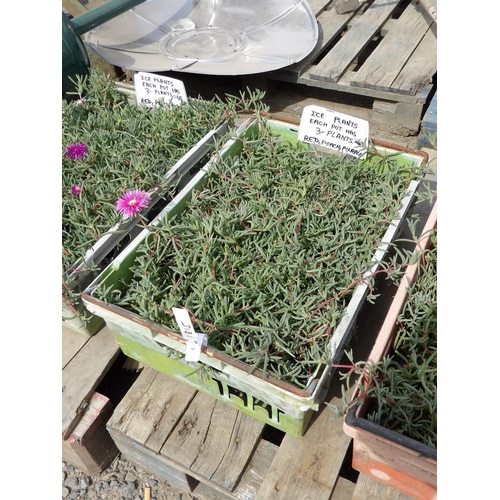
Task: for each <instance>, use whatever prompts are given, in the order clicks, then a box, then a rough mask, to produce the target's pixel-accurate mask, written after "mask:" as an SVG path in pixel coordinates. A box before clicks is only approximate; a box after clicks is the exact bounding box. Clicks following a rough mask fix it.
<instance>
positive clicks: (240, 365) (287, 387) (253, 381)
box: [82, 117, 425, 436]
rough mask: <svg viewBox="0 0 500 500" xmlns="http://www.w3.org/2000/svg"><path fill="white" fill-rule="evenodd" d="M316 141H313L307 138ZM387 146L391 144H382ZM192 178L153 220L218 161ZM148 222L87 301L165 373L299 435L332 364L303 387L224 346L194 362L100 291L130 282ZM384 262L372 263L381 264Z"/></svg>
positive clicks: (294, 132)
mask: <svg viewBox="0 0 500 500" xmlns="http://www.w3.org/2000/svg"><path fill="white" fill-rule="evenodd" d="M265 123H266V126H267V127H269V128H270V129H271V131H273V132H274V133H276V134H278V135H279V136H280V137H281V138H282V139H283V140H288V141H293V142H295V143H297V142H298V126H297V125H295V124H292V123H288V122H284V121H281V120H275V119H273V118H272V117H271V118H269V119H268V120H267V121H266V122H265ZM259 130H260V129H259V122H257V121H255V120H254V119H249V120H247V121H246V122H245V123H244V124H243V125H241V127H240V128H239V129H238V130H237V131H236V135H237V136H242V137H243V138H246V137H250V136H252V134H255V133H259ZM307 147H309V146H307ZM381 147H382V148H383V149H384V148H387V145H385V146H381ZM241 149H242V141H241V140H238V139H237V138H233V139H231V140H230V141H229V142H227V143H226V144H225V145H224V147H223V148H222V149H221V150H220V152H219V155H220V156H221V157H225V155H232V156H233V157H234V156H236V155H238V154H239V153H240V151H241ZM389 149H390V150H391V151H396V152H398V151H399V153H400V154H401V158H399V160H401V161H405V162H406V163H407V164H412V165H420V164H422V163H423V161H424V160H425V156H422V155H420V154H419V152H416V151H414V152H413V153H412V152H409V151H401V150H398V149H397V146H393V147H392V148H389ZM213 160H214V159H212V160H210V162H209V163H208V164H207V165H206V166H205V167H203V168H202V169H201V171H200V172H199V173H198V174H197V175H196V176H195V177H194V178H193V179H192V180H191V181H190V182H189V184H188V185H187V186H186V187H185V188H184V189H183V190H182V192H180V193H179V195H178V196H176V198H175V199H174V200H173V201H172V202H171V203H170V204H169V205H168V206H167V207H166V208H165V209H164V210H163V211H162V212H161V213H160V214H159V215H158V216H157V218H156V219H155V220H153V221H152V222H151V223H150V225H155V224H157V223H158V222H159V221H160V220H161V219H163V218H165V217H171V216H173V215H175V214H178V213H181V212H182V210H183V209H184V207H185V206H186V203H187V201H188V200H189V199H190V196H191V193H192V192H193V190H197V189H200V188H201V187H202V186H203V184H204V177H205V175H206V172H207V171H208V169H209V168H210V163H211V162H212V161H213ZM417 187H418V181H413V182H411V184H410V186H409V188H408V191H407V193H406V195H405V198H404V200H403V204H402V207H401V209H400V212H399V214H398V216H397V217H396V220H394V221H392V223H391V224H388V228H387V230H386V232H385V235H384V237H383V239H382V241H383V242H387V243H383V244H382V245H381V247H380V249H379V250H377V252H376V254H375V255H374V256H373V257H374V262H378V261H380V260H382V259H383V257H384V255H385V253H386V251H387V248H388V247H389V243H390V242H391V241H392V240H393V239H394V238H395V236H396V234H397V233H398V231H399V229H400V225H401V221H402V220H403V219H404V215H405V214H406V212H407V210H408V208H409V206H410V204H411V201H412V198H413V193H414V192H415V190H416V188H417ZM148 234H149V232H148V230H146V229H145V230H144V231H143V232H142V233H141V234H140V235H139V236H138V237H137V238H136V239H135V240H134V241H133V242H132V243H131V244H130V245H129V247H128V248H127V249H126V250H125V251H124V252H122V253H121V254H120V255H119V256H118V257H117V258H116V259H115V260H114V261H113V262H112V263H111V264H110V265H109V266H108V267H107V268H106V269H105V270H104V271H103V273H102V274H101V275H100V276H99V277H98V278H97V279H96V280H94V282H93V283H92V284H91V285H90V286H89V287H88V288H87V289H86V290H84V292H83V293H82V299H83V301H84V303H85V305H86V307H87V308H88V309H89V310H90V311H92V312H93V313H94V314H96V315H99V316H100V317H102V318H104V320H105V321H106V324H107V325H108V327H109V329H110V331H111V332H112V333H113V335H114V336H115V338H116V340H117V342H118V343H119V344H120V346H121V349H122V350H123V352H124V353H125V354H126V355H127V356H129V357H131V358H133V359H136V360H138V361H140V362H142V363H143V364H145V365H147V366H150V367H152V368H154V369H156V370H158V371H160V372H162V373H164V374H167V375H169V376H172V377H174V378H176V379H178V380H181V381H183V382H185V383H187V384H189V385H191V386H193V387H195V388H196V389H198V390H200V391H201V392H204V393H205V394H208V395H210V396H213V397H215V398H217V399H219V400H221V401H224V402H225V403H227V404H228V405H230V406H232V407H235V408H237V409H238V410H241V411H242V412H244V413H246V414H248V415H251V416H253V417H255V418H257V419H259V420H261V421H263V422H265V423H267V424H269V425H271V426H273V427H275V428H278V429H280V430H282V431H284V432H286V433H288V434H291V435H293V436H302V435H303V434H304V433H305V431H306V428H307V425H308V423H309V421H310V418H311V417H312V415H313V414H314V412H315V411H317V410H318V407H319V404H320V403H321V402H322V399H323V398H324V395H325V392H326V390H327V384H328V383H329V380H330V378H331V375H332V373H333V371H332V370H333V369H332V367H330V366H327V365H325V364H318V366H317V368H316V371H315V374H314V375H313V376H312V377H311V378H310V380H309V383H308V385H307V388H305V389H303V388H299V387H297V386H295V385H293V384H291V383H287V382H285V381H282V380H278V379H276V378H273V377H271V376H270V375H269V374H266V375H264V374H263V373H262V372H261V371H259V370H254V371H252V367H251V366H250V365H248V364H246V363H244V362H241V361H239V360H237V359H234V358H232V357H230V356H228V355H227V354H225V353H224V352H221V351H219V350H217V349H214V348H212V347H210V346H204V347H202V350H201V354H200V360H199V362H186V361H185V359H184V356H185V353H186V343H185V341H184V339H183V337H182V336H181V335H180V334H179V333H177V332H174V331H171V330H170V329H168V328H166V327H164V326H163V325H160V324H158V323H156V322H153V321H150V320H147V319H144V318H141V317H140V316H139V315H137V314H134V313H132V312H129V311H127V310H125V309H123V308H121V307H118V306H116V305H113V304H108V303H106V302H104V301H102V300H100V299H98V298H97V297H96V296H95V291H96V290H97V289H98V288H99V287H101V286H103V287H106V288H107V287H109V286H114V287H117V288H120V287H123V286H124V284H125V283H127V282H129V281H130V279H131V272H130V270H129V268H130V266H131V264H132V263H133V261H134V259H135V255H136V251H137V248H138V246H139V245H140V243H141V242H142V241H143V240H144V238H146V237H147V236H148ZM377 267H378V265H374V267H373V268H372V269H370V271H369V272H370V273H371V272H373V271H374V270H375V269H376V268H377ZM367 293H368V286H367V285H365V284H359V285H358V286H357V287H356V289H355V290H354V293H353V296H352V297H351V300H350V302H349V304H348V306H347V307H346V308H345V310H344V313H343V316H342V319H341V320H340V322H339V324H338V326H337V328H336V329H335V331H334V332H333V334H332V337H331V339H330V342H329V345H328V350H329V352H328V353H327V354H328V358H329V359H330V360H331V361H332V362H333V363H336V362H338V361H339V360H340V358H341V357H342V355H343V350H342V347H343V345H344V343H345V342H346V341H347V340H348V339H349V337H350V334H351V333H352V332H351V330H352V328H353V326H354V324H355V321H356V317H357V315H358V313H359V311H360V309H361V307H362V305H363V301H364V299H365V297H366V294H367Z"/></svg>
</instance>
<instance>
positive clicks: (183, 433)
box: [162, 392, 265, 491]
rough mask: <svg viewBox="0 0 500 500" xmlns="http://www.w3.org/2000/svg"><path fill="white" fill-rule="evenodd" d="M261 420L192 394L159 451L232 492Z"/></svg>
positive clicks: (254, 443)
mask: <svg viewBox="0 0 500 500" xmlns="http://www.w3.org/2000/svg"><path fill="white" fill-rule="evenodd" d="M264 425H265V424H264V423H262V422H260V421H258V420H256V419H254V418H252V417H250V416H248V415H246V414H244V413H242V412H240V411H238V410H236V409H234V408H231V407H230V406H228V405H226V404H225V403H223V402H221V401H218V400H216V399H214V398H212V397H210V396H207V395H206V394H203V393H200V392H199V393H198V394H196V396H195V398H194V399H193V401H192V402H191V404H190V406H189V409H188V410H187V412H186V413H185V414H184V415H183V417H182V419H181V420H180V421H179V423H178V424H177V426H176V428H175V429H174V431H173V432H172V433H171V435H170V436H169V438H168V439H167V441H166V442H165V444H164V446H163V448H162V454H164V455H166V456H168V457H169V458H170V459H171V460H173V461H174V462H177V463H179V464H181V465H183V466H184V467H186V468H189V469H190V470H191V471H192V472H193V473H196V474H197V476H196V477H198V476H203V477H205V478H207V479H208V480H210V481H211V482H213V483H215V484H217V485H219V486H221V487H222V488H224V489H226V490H229V491H232V490H233V489H234V488H235V486H236V484H237V483H238V480H239V479H240V477H241V476H242V474H243V472H244V470H245V467H246V465H247V463H248V462H249V459H250V456H251V454H252V452H253V451H254V449H255V446H256V444H257V442H258V440H259V439H260V436H261V435H262V431H263V429H264Z"/></svg>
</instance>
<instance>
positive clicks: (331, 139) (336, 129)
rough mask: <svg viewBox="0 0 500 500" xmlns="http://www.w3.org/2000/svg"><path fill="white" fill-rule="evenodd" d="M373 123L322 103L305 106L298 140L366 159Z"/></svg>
mask: <svg viewBox="0 0 500 500" xmlns="http://www.w3.org/2000/svg"><path fill="white" fill-rule="evenodd" d="M369 130H370V124H369V123H368V122H367V121H366V120H362V119H360V118H355V117H353V116H349V115H345V114H343V113H337V112H336V111H333V110H331V109H327V108H323V107H320V106H314V105H311V106H306V107H305V108H304V111H303V112H302V116H301V118H300V127H299V140H301V141H302V142H307V143H309V144H313V145H315V146H322V147H325V148H328V149H333V150H335V151H338V152H339V153H342V154H348V155H351V156H355V157H356V158H363V157H364V156H365V154H366V145H367V144H368V137H369Z"/></svg>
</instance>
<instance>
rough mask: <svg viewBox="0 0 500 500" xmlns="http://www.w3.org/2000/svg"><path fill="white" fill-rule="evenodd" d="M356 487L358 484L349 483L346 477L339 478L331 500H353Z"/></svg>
mask: <svg viewBox="0 0 500 500" xmlns="http://www.w3.org/2000/svg"><path fill="white" fill-rule="evenodd" d="M355 487H356V483H353V482H352V481H349V479H346V478H345V477H342V476H339V477H338V479H337V483H336V484H335V488H334V489H333V491H332V496H331V497H330V500H351V499H352V495H353V493H354V488H355Z"/></svg>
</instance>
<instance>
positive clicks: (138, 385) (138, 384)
mask: <svg viewBox="0 0 500 500" xmlns="http://www.w3.org/2000/svg"><path fill="white" fill-rule="evenodd" d="M196 392H197V391H196V389H193V388H192V387H189V386H187V385H186V384H183V383H182V382H179V381H177V380H175V379H173V378H171V377H167V376H165V375H162V374H161V373H159V372H157V371H156V370H153V369H152V368H149V367H145V368H144V369H143V370H142V372H141V375H140V376H139V377H138V378H137V380H136V381H135V382H134V384H133V386H132V387H131V388H130V390H129V391H128V392H127V394H126V395H125V396H124V398H123V399H122V401H121V402H120V404H119V405H118V406H117V408H116V409H115V411H114V413H113V416H112V417H111V419H110V420H109V422H108V427H112V428H113V429H114V430H115V431H118V432H121V433H123V434H125V435H127V436H128V437H130V438H131V439H134V440H135V441H137V442H138V443H140V444H142V445H145V446H146V447H147V448H149V449H151V450H152V451H154V452H155V453H159V452H160V449H161V447H162V445H163V443H164V442H165V439H166V437H167V436H169V435H170V433H171V432H172V431H173V429H174V427H175V425H176V424H177V422H178V421H179V420H180V418H181V417H182V415H183V414H184V412H185V411H186V409H187V407H188V406H189V403H190V402H191V400H192V399H193V397H194V395H195V394H196Z"/></svg>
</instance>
